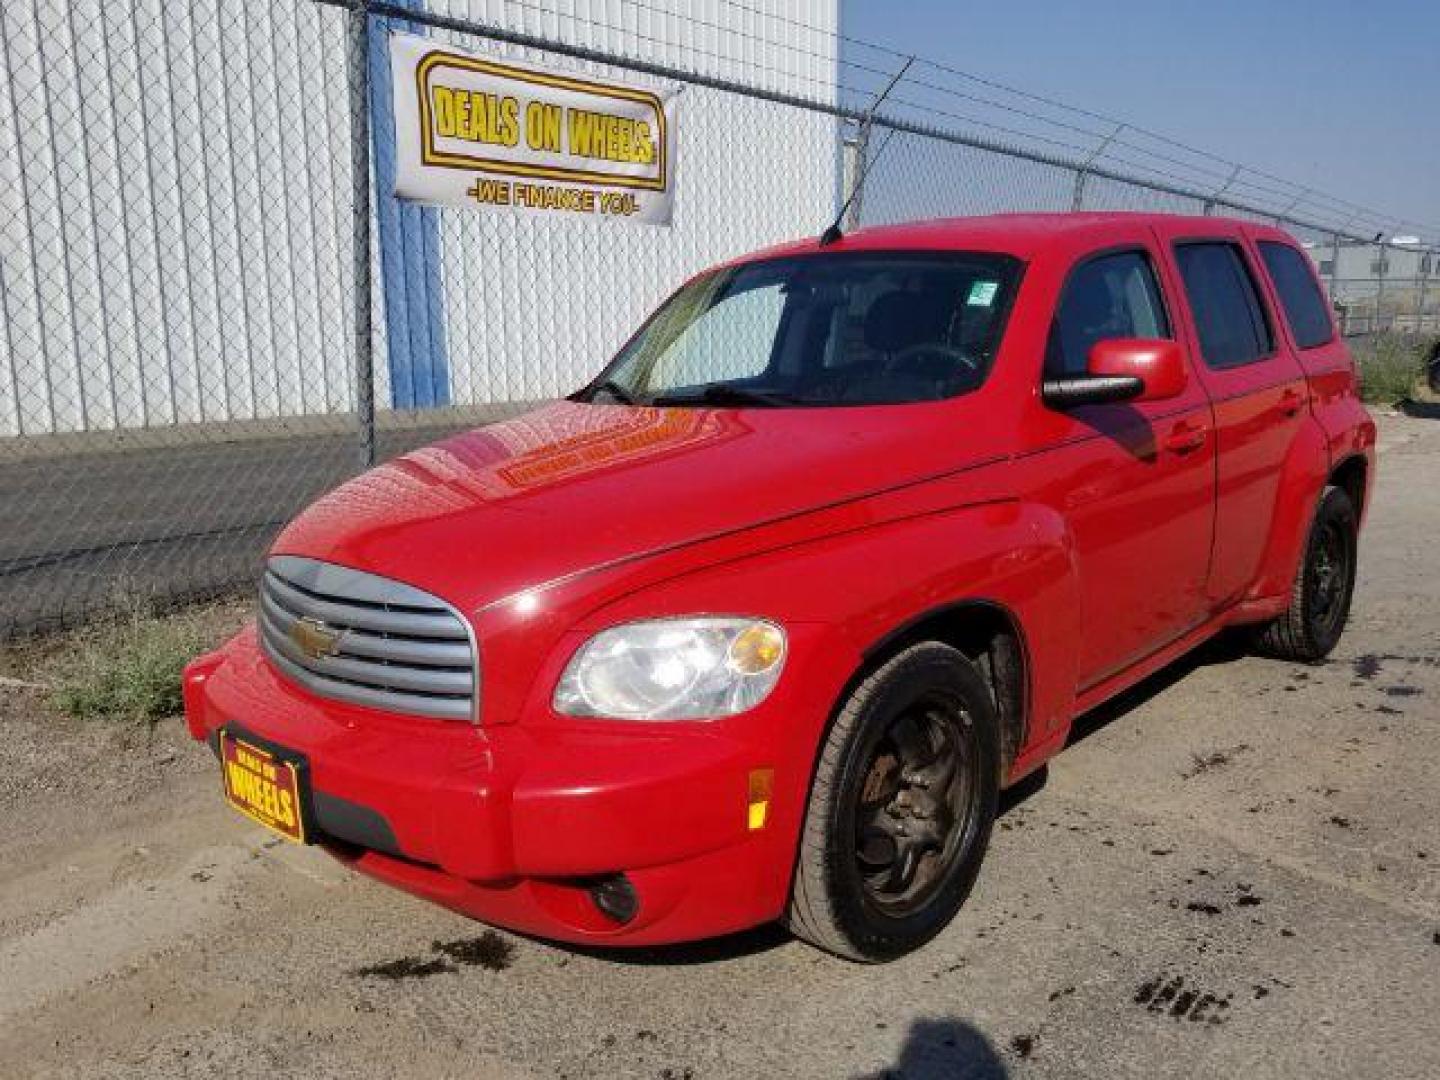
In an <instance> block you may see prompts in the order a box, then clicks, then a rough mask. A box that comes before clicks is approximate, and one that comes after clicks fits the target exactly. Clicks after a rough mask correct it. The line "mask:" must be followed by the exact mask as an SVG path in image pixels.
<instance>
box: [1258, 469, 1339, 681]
mask: <svg viewBox="0 0 1440 1080" xmlns="http://www.w3.org/2000/svg"><path fill="white" fill-rule="evenodd" d="M1358 532H1359V521H1358V519H1357V518H1356V516H1355V505H1354V503H1352V502H1351V501H1350V496H1349V495H1347V494H1345V491H1344V490H1343V489H1342V488H1338V487H1327V488H1326V489H1325V492H1324V494H1323V495H1322V496H1321V497H1320V506H1319V508H1318V509H1317V510H1316V511H1315V520H1314V522H1313V523H1312V524H1311V526H1310V540H1309V542H1308V543H1307V544H1306V547H1305V561H1304V562H1303V563H1302V564H1301V566H1300V571H1299V573H1297V574H1296V575H1295V585H1294V588H1293V590H1292V592H1291V594H1290V608H1289V610H1288V611H1286V612H1285V614H1283V615H1281V616H1280V617H1279V618H1277V619H1274V620H1273V621H1271V622H1268V623H1266V624H1265V625H1264V626H1262V627H1260V628H1259V629H1258V630H1257V631H1256V634H1255V640H1256V644H1257V646H1258V647H1259V650H1260V651H1261V652H1263V653H1266V654H1267V655H1269V656H1275V657H1279V658H1280V659H1282V660H1298V661H1300V662H1302V663H1310V664H1313V663H1315V662H1316V661H1317V660H1323V659H1324V658H1325V657H1326V656H1328V655H1330V651H1331V650H1332V649H1334V648H1335V646H1336V645H1337V644H1339V642H1340V635H1341V634H1342V633H1344V631H1345V621H1346V620H1347V619H1348V618H1349V617H1350V600H1351V597H1353V596H1354V593H1355V565H1356V561H1357V560H1356V556H1357V551H1358V546H1359V545H1358Z"/></svg>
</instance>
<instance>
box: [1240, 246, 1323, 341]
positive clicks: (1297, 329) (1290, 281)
mask: <svg viewBox="0 0 1440 1080" xmlns="http://www.w3.org/2000/svg"><path fill="white" fill-rule="evenodd" d="M1259 246H1260V257H1261V258H1262V259H1264V260H1265V269H1266V270H1267V271H1268V272H1269V274H1270V280H1271V281H1273V282H1274V283H1275V292H1276V293H1277V294H1278V295H1279V297H1280V307H1281V308H1282V309H1284V312H1285V321H1286V322H1287V323H1289V324H1290V333H1291V335H1292V336H1293V337H1294V338H1295V344H1296V346H1297V347H1299V348H1301V349H1313V348H1315V347H1316V346H1317V345H1324V344H1326V343H1327V342H1328V341H1330V340H1331V339H1332V338H1333V337H1334V336H1335V332H1334V330H1333V328H1332V327H1331V325H1330V309H1329V306H1328V305H1327V304H1326V302H1325V296H1324V294H1323V293H1321V291H1320V286H1319V285H1317V284H1316V283H1315V275H1314V274H1313V273H1311V271H1310V266H1309V260H1308V259H1306V257H1305V256H1304V255H1302V254H1301V253H1300V252H1298V251H1296V250H1295V249H1294V248H1293V247H1291V246H1290V245H1289V244H1282V243H1280V242H1278V241H1275V240H1262V241H1260V245H1259Z"/></svg>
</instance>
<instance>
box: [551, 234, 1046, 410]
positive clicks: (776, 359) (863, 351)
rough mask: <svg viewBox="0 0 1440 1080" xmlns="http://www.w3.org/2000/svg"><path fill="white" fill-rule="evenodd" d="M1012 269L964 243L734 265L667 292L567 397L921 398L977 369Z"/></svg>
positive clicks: (986, 363) (987, 354) (693, 401)
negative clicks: (593, 375)
mask: <svg viewBox="0 0 1440 1080" xmlns="http://www.w3.org/2000/svg"><path fill="white" fill-rule="evenodd" d="M1020 271H1021V264H1020V261H1019V260H1018V259H1015V258H1013V257H1011V256H1008V255H994V254H980V253H968V252H934V253H931V252H923V253H909V252H907V253H899V254H878V253H877V254H864V253H861V254H853V255H851V254H843V255H842V254H834V255H810V256H802V257H798V258H789V259H773V260H770V261H766V262H756V263H746V264H744V265H741V266H737V267H732V268H729V269H725V270H718V271H716V272H714V273H712V274H707V275H706V276H704V277H701V278H697V279H696V280H695V281H692V282H691V283H690V284H688V285H686V286H685V287H684V288H683V289H681V290H680V291H679V292H677V293H676V294H675V295H674V296H672V297H671V298H670V300H669V301H668V302H667V303H666V304H665V305H664V306H663V307H661V308H660V310H659V311H657V312H656V313H655V315H654V316H653V317H652V318H651V319H650V321H649V322H648V323H646V324H645V326H644V328H643V329H642V330H641V331H640V332H639V333H638V334H636V335H635V337H634V338H633V339H632V340H631V341H630V342H629V344H627V345H626V346H625V348H624V349H623V350H621V352H620V355H619V356H617V357H616V358H615V360H614V362H613V363H611V365H610V366H609V367H608V368H607V369H606V370H605V372H604V374H603V375H601V376H600V378H599V379H597V380H596V381H595V382H594V383H592V384H591V385H590V386H589V387H588V388H586V389H585V390H584V391H582V392H581V393H580V394H578V395H577V397H578V398H579V399H580V400H590V401H618V402H622V403H625V404H637V405H641V404H643V405H741V406H754V407H765V406H797V405H878V404H894V403H899V402H909V401H934V400H937V399H940V398H947V397H954V396H955V395H957V394H963V393H967V392H969V391H971V390H974V389H976V388H977V387H979V386H980V385H981V384H982V383H983V382H984V381H985V377H986V376H987V375H988V374H989V372H990V366H991V364H992V363H993V362H994V360H995V353H996V351H997V349H998V348H999V346H1000V339H1001V335H1002V334H1003V332H1004V329H1005V318H1006V315H1007V314H1008V312H1009V309H1010V302H1011V300H1012V299H1013V297H1014V293H1015V289H1016V287H1017V286H1018V284H1019V280H1020Z"/></svg>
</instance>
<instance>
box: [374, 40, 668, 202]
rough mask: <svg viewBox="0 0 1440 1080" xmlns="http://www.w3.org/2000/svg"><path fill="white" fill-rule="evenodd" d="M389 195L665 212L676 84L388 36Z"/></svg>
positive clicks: (424, 198) (404, 197) (425, 200)
mask: <svg viewBox="0 0 1440 1080" xmlns="http://www.w3.org/2000/svg"><path fill="white" fill-rule="evenodd" d="M390 69H391V73H392V74H393V76H394V86H395V149H396V155H395V156H396V170H395V194H396V195H398V196H399V197H400V198H402V199H414V200H416V201H419V202H427V203H439V204H442V205H445V206H470V207H473V206H483V207H492V208H499V209H504V210H518V211H522V212H531V213H540V214H556V215H567V214H569V215H576V216H580V217H590V218H614V219H616V220H620V221H643V222H647V223H649V224H654V225H668V224H669V223H670V207H671V203H672V201H673V200H674V195H675V99H676V94H675V93H673V92H672V93H669V94H666V95H660V94H656V93H654V92H652V91H650V90H642V89H640V88H638V87H634V86H626V85H624V84H622V83H617V82H611V81H609V80H605V81H601V80H599V79H596V78H594V77H591V76H585V77H580V76H577V75H574V74H570V73H565V72H559V71H542V70H540V69H537V68H534V67H528V66H521V65H519V64H515V63H512V62H511V61H509V60H506V61H503V62H502V61H500V60H495V59H492V58H490V57H488V56H482V55H480V54H478V53H472V52H464V51H461V50H458V49H452V48H449V47H444V48H442V47H440V46H438V45H437V44H436V43H435V42H433V41H429V40H427V39H426V38H422V37H412V36H410V35H408V34H392V35H391V37H390Z"/></svg>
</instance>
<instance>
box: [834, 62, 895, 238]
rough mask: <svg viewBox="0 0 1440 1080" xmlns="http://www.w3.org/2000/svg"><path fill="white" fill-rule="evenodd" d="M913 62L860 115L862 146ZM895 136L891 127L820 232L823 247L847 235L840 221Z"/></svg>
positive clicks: (887, 84)
mask: <svg viewBox="0 0 1440 1080" xmlns="http://www.w3.org/2000/svg"><path fill="white" fill-rule="evenodd" d="M913 63H915V57H913V56H911V57H908V58H907V59H906V60H905V63H904V64H902V65H901V67H900V70H899V71H897V72H895V74H894V75H892V76H890V81H889V82H888V83H886V84H885V89H884V90H881V91H880V95H879V96H878V97H877V98H876V99H875V100H874V101H873V102H871V103H870V107H869V108H868V109H866V110H865V113H864V115H862V116H861V117H860V139H859V144H860V145H861V146H862V147H863V146H865V145H866V144H867V143H868V142H869V141H870V128H871V126H872V124H873V123H874V120H875V110H877V109H878V108H880V106H881V105H882V104H884V102H885V99H886V98H887V97H889V96H890V91H891V90H893V89H895V84H896V83H898V82H899V81H900V80H901V79H902V78H903V77H904V75H905V72H907V71H909V70H910V65H911V64H913ZM894 137H895V129H894V128H891V129H890V130H889V131H887V132H886V133H885V141H884V142H882V143H881V144H880V149H879V150H876V151H875V153H874V154H873V155H871V156H870V160H869V161H867V162H866V163H865V167H864V168H863V169H861V170H860V175H858V176H857V177H856V178H855V183H854V184H853V185H851V188H850V194H849V195H847V196H845V201H844V203H842V204H841V206H840V212H839V213H838V214H836V215H835V220H834V221H832V222H831V223H830V227H829V228H828V229H826V230H825V231H824V232H823V233H821V234H820V246H821V247H825V246H826V245H827V244H833V243H835V241H836V240H839V239H840V238H841V237H842V236H844V235H845V233H844V232H843V231H842V230H841V228H840V223H841V222H842V221H844V220H845V215H846V214H847V213H849V211H850V207H851V205H852V204H853V203H854V202H855V200H856V199H857V198H859V196H860V192H861V190H862V189H863V188H864V187H865V181H866V180H867V179H868V178H869V176H870V170H871V169H873V168H874V167H875V163H876V162H877V161H879V160H880V158H881V155H883V154H884V153H885V148H886V147H887V146H889V145H890V140H891V139H893V138H894Z"/></svg>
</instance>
